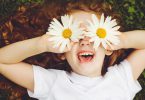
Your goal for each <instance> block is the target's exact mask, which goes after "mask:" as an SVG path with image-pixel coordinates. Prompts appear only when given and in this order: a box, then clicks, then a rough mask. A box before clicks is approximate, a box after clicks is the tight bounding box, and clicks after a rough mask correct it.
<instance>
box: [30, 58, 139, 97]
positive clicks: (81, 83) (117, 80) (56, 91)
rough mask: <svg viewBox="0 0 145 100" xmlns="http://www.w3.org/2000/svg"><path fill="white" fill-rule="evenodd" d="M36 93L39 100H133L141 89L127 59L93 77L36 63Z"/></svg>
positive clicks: (34, 67) (35, 95)
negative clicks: (102, 73)
mask: <svg viewBox="0 0 145 100" xmlns="http://www.w3.org/2000/svg"><path fill="white" fill-rule="evenodd" d="M33 70H34V93H32V92H31V91H29V90H28V94H29V96H30V97H33V98H37V99H39V100H132V99H133V98H134V96H135V94H136V93H137V92H139V91H140V90H141V86H140V84H139V83H138V81H134V80H133V75H132V71H131V65H130V64H129V62H128V61H127V60H124V61H122V62H121V63H120V64H119V65H114V66H111V67H109V68H108V72H107V73H106V74H105V76H99V77H95V78H89V77H86V76H81V75H78V74H76V73H73V72H72V73H68V72H65V71H62V70H55V69H44V68H42V67H39V66H35V65H33Z"/></svg>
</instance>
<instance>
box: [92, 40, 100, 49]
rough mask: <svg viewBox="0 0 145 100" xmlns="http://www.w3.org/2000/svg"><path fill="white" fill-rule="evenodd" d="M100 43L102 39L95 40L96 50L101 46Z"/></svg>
mask: <svg viewBox="0 0 145 100" xmlns="http://www.w3.org/2000/svg"><path fill="white" fill-rule="evenodd" d="M100 43H101V41H100V40H99V39H97V40H96V41H95V42H94V46H93V47H94V48H95V50H97V48H98V47H99V45H100Z"/></svg>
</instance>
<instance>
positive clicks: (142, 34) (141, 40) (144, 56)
mask: <svg viewBox="0 0 145 100" xmlns="http://www.w3.org/2000/svg"><path fill="white" fill-rule="evenodd" d="M120 39H121V44H120V45H119V46H113V47H114V48H113V49H114V50H117V49H120V48H126V49H127V48H134V49H136V50H135V51H134V52H132V53H131V54H130V55H129V56H128V57H127V60H128V61H129V63H130V64H131V66H132V72H133V77H134V79H135V80H136V79H137V78H138V77H139V76H140V74H141V73H142V72H143V70H144V69H145V31H144V30H135V31H128V32H124V33H123V34H122V35H121V36H120Z"/></svg>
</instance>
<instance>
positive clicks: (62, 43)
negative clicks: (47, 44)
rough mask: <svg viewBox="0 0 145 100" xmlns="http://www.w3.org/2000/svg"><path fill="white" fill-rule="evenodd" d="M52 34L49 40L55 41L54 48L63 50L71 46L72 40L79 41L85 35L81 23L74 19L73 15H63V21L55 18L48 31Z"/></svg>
mask: <svg viewBox="0 0 145 100" xmlns="http://www.w3.org/2000/svg"><path fill="white" fill-rule="evenodd" d="M46 34H48V35H50V36H51V37H50V38H49V41H53V42H54V46H53V47H54V48H59V50H60V51H61V52H62V51H64V49H65V48H66V47H67V48H70V43H71V41H73V42H78V41H79V39H80V38H82V37H83V31H82V30H81V29H80V28H79V23H78V22H77V21H75V20H73V18H72V16H69V15H64V16H61V22H59V21H58V20H57V19H55V18H54V19H53V20H52V21H51V23H50V27H49V28H48V32H47V33H46Z"/></svg>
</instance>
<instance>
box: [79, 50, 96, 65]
mask: <svg viewBox="0 0 145 100" xmlns="http://www.w3.org/2000/svg"><path fill="white" fill-rule="evenodd" d="M93 57H94V53H93V52H91V51H81V52H79V53H78V59H79V61H80V62H81V63H84V62H90V61H91V60H92V59H93Z"/></svg>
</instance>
